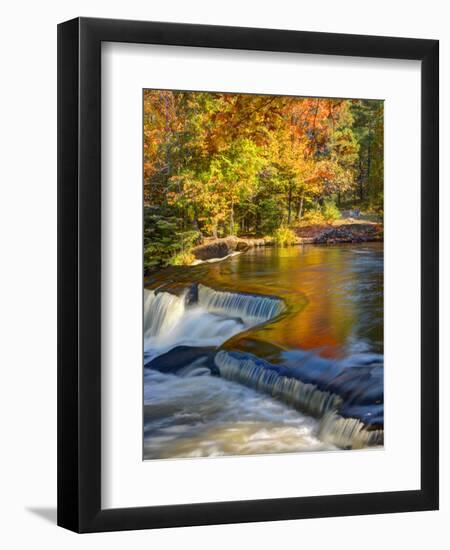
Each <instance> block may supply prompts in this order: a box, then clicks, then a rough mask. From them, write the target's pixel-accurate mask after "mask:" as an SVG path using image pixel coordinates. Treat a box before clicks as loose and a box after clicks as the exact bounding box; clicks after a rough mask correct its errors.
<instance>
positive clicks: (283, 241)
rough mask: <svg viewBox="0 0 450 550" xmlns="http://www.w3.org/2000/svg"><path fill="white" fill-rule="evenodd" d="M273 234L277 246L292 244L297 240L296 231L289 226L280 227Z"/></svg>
mask: <svg viewBox="0 0 450 550" xmlns="http://www.w3.org/2000/svg"><path fill="white" fill-rule="evenodd" d="M273 236H274V240H275V244H276V245H277V246H291V245H293V244H295V243H296V242H297V238H296V236H295V233H294V232H293V231H292V229H289V227H279V228H278V229H277V230H276V231H275V232H274V235H273Z"/></svg>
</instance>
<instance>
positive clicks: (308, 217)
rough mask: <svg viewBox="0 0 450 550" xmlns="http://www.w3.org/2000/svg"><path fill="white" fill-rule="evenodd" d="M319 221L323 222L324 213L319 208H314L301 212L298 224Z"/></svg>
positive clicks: (319, 222) (310, 223) (318, 222)
mask: <svg viewBox="0 0 450 550" xmlns="http://www.w3.org/2000/svg"><path fill="white" fill-rule="evenodd" d="M321 223H325V218H324V215H323V213H322V211H321V210H320V208H314V209H313V210H308V212H305V213H304V214H303V217H302V219H301V220H300V222H299V225H316V224H321Z"/></svg>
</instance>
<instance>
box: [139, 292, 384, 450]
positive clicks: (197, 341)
mask: <svg viewBox="0 0 450 550" xmlns="http://www.w3.org/2000/svg"><path fill="white" fill-rule="evenodd" d="M189 292H191V291H190V290H189V289H187V290H185V291H182V292H181V293H180V294H179V295H175V294H172V293H170V292H167V291H149V290H145V291H144V360H145V363H146V365H148V364H149V362H150V361H153V360H154V359H157V358H158V357H160V356H161V355H163V354H165V353H167V352H169V351H170V350H173V349H174V348H177V347H178V346H188V347H189V349H192V348H204V349H206V350H207V351H205V355H203V356H202V354H201V350H200V354H199V355H198V354H197V356H194V358H192V357H191V359H186V360H185V357H187V356H188V355H187V354H185V355H183V353H184V352H177V351H176V350H174V352H172V360H173V353H175V355H176V357H177V361H178V363H177V365H178V366H177V369H176V372H172V371H171V370H170V369H168V372H159V370H158V369H155V368H152V365H151V364H150V365H149V368H146V369H144V458H146V459H152V458H174V457H199V456H217V455H234V454H260V453H266V454H267V453H280V452H296V451H297V452H298V451H318V450H332V449H336V448H337V447H340V448H355V447H363V446H366V445H367V444H377V443H378V439H376V438H377V437H378V435H377V433H376V432H371V433H370V434H369V432H367V431H366V430H365V428H364V425H363V424H362V423H361V422H359V421H358V420H356V419H353V418H350V419H344V418H342V417H341V416H339V415H338V414H336V411H337V409H338V407H339V406H340V404H341V402H342V400H341V398H340V397H338V396H337V395H335V394H333V393H329V392H324V391H320V390H319V389H318V388H317V387H316V386H315V385H313V384H305V383H303V382H301V381H300V380H297V379H295V378H286V376H283V375H281V374H278V373H277V372H276V371H275V370H270V369H267V368H266V366H267V364H266V365H264V361H261V360H258V358H257V357H255V356H251V355H249V356H248V357H246V358H240V357H239V354H233V353H229V352H225V351H219V352H218V353H217V354H216V355H215V357H214V363H215V366H216V368H217V370H218V373H220V376H211V372H212V371H211V368H210V367H211V366H210V364H207V363H208V361H211V360H212V359H211V358H210V355H211V351H208V350H211V349H214V348H217V347H218V346H220V345H221V344H222V343H223V342H225V341H226V340H228V339H229V338H231V337H232V336H234V335H235V334H237V333H239V332H242V331H244V330H246V329H248V328H250V327H252V326H255V325H258V324H261V323H265V322H268V321H270V320H271V319H273V318H274V317H276V316H277V315H280V314H281V313H283V311H284V309H285V306H284V303H283V302H282V301H281V300H280V299H277V298H273V297H266V296H255V295H249V294H238V293H231V292H223V291H216V290H213V289H211V288H208V287H206V286H203V285H198V287H196V288H195V296H194V297H192V296H190V295H189ZM177 353H178V355H177ZM208 353H209V354H210V355H209V356H208ZM180 356H181V359H182V360H181V363H182V364H181V366H180V365H179V362H180ZM160 359H163V362H165V361H166V357H164V358H160ZM160 359H158V361H160ZM167 363H168V364H169V363H170V360H167ZM153 364H154V363H153ZM313 417H315V418H313ZM381 436H382V434H381ZM381 436H380V437H381Z"/></svg>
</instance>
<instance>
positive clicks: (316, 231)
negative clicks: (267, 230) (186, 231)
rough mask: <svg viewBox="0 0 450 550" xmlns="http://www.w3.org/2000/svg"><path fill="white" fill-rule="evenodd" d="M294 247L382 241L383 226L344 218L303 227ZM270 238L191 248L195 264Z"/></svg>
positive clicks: (216, 242) (233, 239)
mask: <svg viewBox="0 0 450 550" xmlns="http://www.w3.org/2000/svg"><path fill="white" fill-rule="evenodd" d="M293 231H294V233H295V242H294V243H293V244H294V245H302V244H340V243H364V242H381V241H383V224H381V223H378V222H371V221H366V220H364V221H363V220H354V219H345V220H337V221H335V222H332V223H329V224H314V225H305V226H299V227H297V228H295V229H294V230H293ZM274 245H275V240H274V238H273V237H264V238H245V237H224V238H222V239H213V238H209V239H205V241H204V242H203V243H202V244H201V245H198V246H195V247H194V248H193V249H192V255H193V256H194V257H195V259H196V260H197V261H208V260H212V259H216V258H218V259H221V258H226V257H227V256H230V255H231V254H233V253H239V252H246V251H247V250H249V249H251V248H258V247H264V246H274Z"/></svg>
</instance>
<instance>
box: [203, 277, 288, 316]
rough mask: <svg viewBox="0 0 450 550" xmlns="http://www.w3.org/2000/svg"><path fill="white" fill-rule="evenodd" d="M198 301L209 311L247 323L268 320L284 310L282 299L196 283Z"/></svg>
mask: <svg viewBox="0 0 450 550" xmlns="http://www.w3.org/2000/svg"><path fill="white" fill-rule="evenodd" d="M198 303H199V305H200V306H202V307H204V308H205V309H206V310H207V311H209V312H212V313H221V314H223V315H227V316H229V317H239V318H241V319H242V320H243V321H244V323H247V324H249V325H255V324H259V323H263V322H266V321H269V320H270V319H272V318H273V317H276V316H277V315H279V314H280V313H282V311H283V310H284V304H283V301H282V300H280V299H278V298H273V297H270V296H255V295H252V294H241V293H234V292H223V291H218V290H213V289H212V288H209V287H207V286H204V285H201V284H199V285H198Z"/></svg>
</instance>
